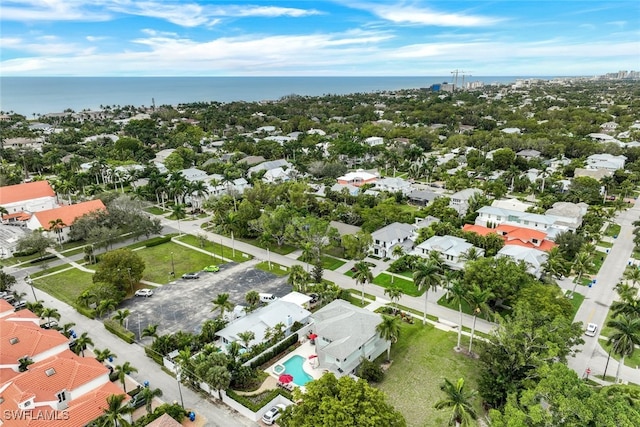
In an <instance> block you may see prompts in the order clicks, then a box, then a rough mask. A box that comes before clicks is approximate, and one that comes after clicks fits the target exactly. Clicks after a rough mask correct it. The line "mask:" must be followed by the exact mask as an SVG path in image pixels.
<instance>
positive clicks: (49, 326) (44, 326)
mask: <svg viewBox="0 0 640 427" xmlns="http://www.w3.org/2000/svg"><path fill="white" fill-rule="evenodd" d="M40 327H41V328H42V329H56V328H57V327H58V322H57V321H55V320H50V321H48V322H44V323H43V324H42V325H40Z"/></svg>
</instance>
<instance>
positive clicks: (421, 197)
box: [407, 190, 440, 206]
mask: <svg viewBox="0 0 640 427" xmlns="http://www.w3.org/2000/svg"><path fill="white" fill-rule="evenodd" d="M438 197H440V194H437V193H434V192H433V191H429V190H413V191H412V192H410V193H409V194H407V198H408V199H409V202H410V203H413V204H414V205H418V206H426V205H427V204H429V203H431V202H433V201H434V200H435V199H437V198H438Z"/></svg>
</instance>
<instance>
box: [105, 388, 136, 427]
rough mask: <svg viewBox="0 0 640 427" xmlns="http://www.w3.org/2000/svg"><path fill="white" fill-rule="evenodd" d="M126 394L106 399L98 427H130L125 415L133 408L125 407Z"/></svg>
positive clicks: (113, 395) (114, 395)
mask: <svg viewBox="0 0 640 427" xmlns="http://www.w3.org/2000/svg"><path fill="white" fill-rule="evenodd" d="M126 398H127V395H126V394H112V395H111V396H109V397H107V407H106V408H104V415H103V416H102V417H100V421H101V423H100V424H99V426H100V427H130V426H131V424H130V423H129V421H127V417H126V415H128V414H131V413H132V412H133V410H134V408H133V407H131V406H129V405H125V404H124V401H125V399H126Z"/></svg>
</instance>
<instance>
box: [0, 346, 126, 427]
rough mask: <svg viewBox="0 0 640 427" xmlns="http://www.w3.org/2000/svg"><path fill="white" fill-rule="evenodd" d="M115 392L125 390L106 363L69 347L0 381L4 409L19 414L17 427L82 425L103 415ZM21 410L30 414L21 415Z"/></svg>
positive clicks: (5, 411)
mask: <svg viewBox="0 0 640 427" xmlns="http://www.w3.org/2000/svg"><path fill="white" fill-rule="evenodd" d="M112 394H124V392H123V391H122V389H120V388H119V387H118V386H117V385H116V384H114V383H111V382H110V380H109V370H108V369H107V367H106V366H104V365H103V364H102V363H100V362H98V361H97V360H96V359H94V358H92V357H80V356H78V355H76V354H74V353H73V352H71V351H70V350H69V349H66V350H65V351H63V352H61V353H59V354H57V355H54V356H51V357H49V358H47V359H45V360H42V361H39V362H36V363H33V364H31V365H30V366H29V369H28V370H27V371H25V372H22V373H20V374H18V375H17V376H15V377H14V378H12V379H10V380H8V381H6V382H4V383H3V384H2V385H0V395H1V396H2V399H0V412H2V413H3V414H16V417H15V418H16V420H12V422H11V426H16V427H22V426H24V427H40V426H43V427H44V426H45V425H46V426H52V425H57V426H65V427H68V426H78V427H80V426H85V425H87V424H88V423H89V422H90V421H93V420H95V419H96V418H98V417H100V416H101V415H103V413H104V409H105V408H106V407H107V397H108V396H110V395H112ZM21 411H22V412H24V411H28V412H29V415H30V416H24V417H19V416H18V415H17V414H19V413H20V412H21ZM38 414H39V415H40V416H37V415H38ZM129 421H131V420H129ZM56 423H57V424H56Z"/></svg>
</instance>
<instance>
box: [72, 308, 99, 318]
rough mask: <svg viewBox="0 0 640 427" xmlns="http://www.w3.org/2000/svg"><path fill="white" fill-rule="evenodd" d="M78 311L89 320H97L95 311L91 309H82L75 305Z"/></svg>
mask: <svg viewBox="0 0 640 427" xmlns="http://www.w3.org/2000/svg"><path fill="white" fill-rule="evenodd" d="M74 307H75V309H76V311H77V312H78V313H80V314H82V315H83V316H86V317H88V318H89V319H95V318H96V312H95V310H93V309H91V308H87V307H82V306H80V305H74Z"/></svg>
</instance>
